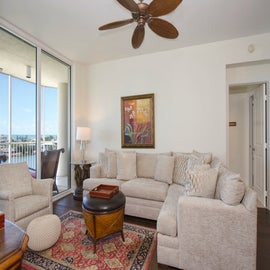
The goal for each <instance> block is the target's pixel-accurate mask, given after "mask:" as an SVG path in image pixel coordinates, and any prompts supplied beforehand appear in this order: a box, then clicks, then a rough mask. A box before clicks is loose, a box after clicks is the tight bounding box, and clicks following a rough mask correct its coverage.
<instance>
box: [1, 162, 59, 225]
mask: <svg viewBox="0 0 270 270" xmlns="http://www.w3.org/2000/svg"><path fill="white" fill-rule="evenodd" d="M53 183H54V180H53V179H42V180H36V179H33V178H32V176H31V175H30V172H29V170H28V166H27V163H26V162H22V163H14V164H1V165H0V210H1V211H3V212H4V213H5V218H6V219H8V220H10V221H11V222H13V223H15V224H17V225H18V226H19V227H21V228H22V229H24V230H25V229H26V228H27V225H28V224H29V223H30V221H31V220H33V219H34V218H36V217H38V216H43V215H46V214H51V213H52V211H53V208H52V190H53Z"/></svg>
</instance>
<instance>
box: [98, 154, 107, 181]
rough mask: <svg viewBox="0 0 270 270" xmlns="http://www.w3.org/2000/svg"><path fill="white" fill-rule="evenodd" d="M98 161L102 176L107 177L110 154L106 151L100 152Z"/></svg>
mask: <svg viewBox="0 0 270 270" xmlns="http://www.w3.org/2000/svg"><path fill="white" fill-rule="evenodd" d="M98 163H99V164H100V177H107V171H108V156H107V154H105V153H99V155H98Z"/></svg>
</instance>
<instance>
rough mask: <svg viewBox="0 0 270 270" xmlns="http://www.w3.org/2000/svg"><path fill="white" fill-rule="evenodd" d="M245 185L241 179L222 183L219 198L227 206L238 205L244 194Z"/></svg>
mask: <svg viewBox="0 0 270 270" xmlns="http://www.w3.org/2000/svg"><path fill="white" fill-rule="evenodd" d="M245 189H246V188H245V184H244V182H243V181H242V180H241V179H234V180H230V181H226V182H224V184H223V186H222V188H221V190H220V198H221V200H222V201H223V202H225V203H226V204H229V205H238V204H239V203H240V202H241V201H242V199H243V197H244V194H245Z"/></svg>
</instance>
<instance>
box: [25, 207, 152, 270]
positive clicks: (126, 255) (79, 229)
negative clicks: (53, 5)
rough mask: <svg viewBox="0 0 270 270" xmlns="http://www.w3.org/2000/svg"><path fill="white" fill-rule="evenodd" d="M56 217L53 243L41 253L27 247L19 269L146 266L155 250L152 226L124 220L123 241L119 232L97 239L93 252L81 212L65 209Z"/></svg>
mask: <svg viewBox="0 0 270 270" xmlns="http://www.w3.org/2000/svg"><path fill="white" fill-rule="evenodd" d="M60 219H61V224H62V231H61V235H60V237H59V239H58V241H57V243H56V244H55V245H54V246H53V247H51V248H49V249H47V250H44V251H41V252H34V251H31V250H29V249H27V250H26V252H25V254H24V259H23V269H27V270H34V269H61V270H69V269H75V270H81V269H84V270H112V269H113V270H120V269H134V270H135V269H136V270H139V269H141V270H146V269H149V266H150V263H151V259H152V256H153V254H154V251H155V249H156V239H157V237H156V230H155V229H151V228H146V227H142V226H138V225H133V224H128V223H124V235H125V242H123V241H122V237H121V234H115V235H112V236H109V237H107V238H104V239H103V240H102V239H101V240H100V241H98V242H97V246H96V254H94V253H93V243H92V240H91V238H89V236H87V235H86V234H85V231H86V227H85V223H84V219H83V215H82V213H80V212H76V211H69V212H67V213H65V214H64V215H63V216H61V217H60Z"/></svg>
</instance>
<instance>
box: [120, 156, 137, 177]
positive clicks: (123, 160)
mask: <svg viewBox="0 0 270 270" xmlns="http://www.w3.org/2000/svg"><path fill="white" fill-rule="evenodd" d="M136 177H137V173H136V153H135V152H118V153H117V177H116V178H117V179H118V180H130V179H134V178H136Z"/></svg>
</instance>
